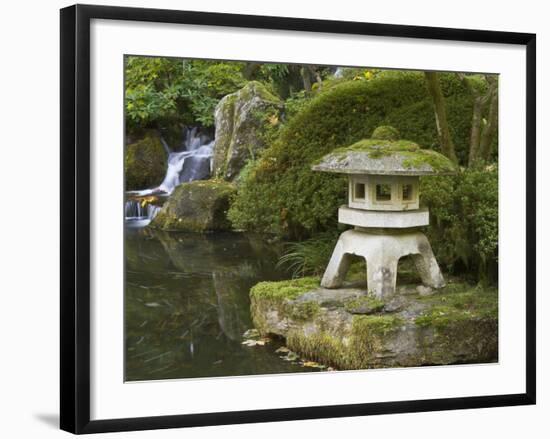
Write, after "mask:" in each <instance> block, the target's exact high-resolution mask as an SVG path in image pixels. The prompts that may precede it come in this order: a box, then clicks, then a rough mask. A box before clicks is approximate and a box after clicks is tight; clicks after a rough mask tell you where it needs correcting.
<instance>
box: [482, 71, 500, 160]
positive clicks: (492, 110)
mask: <svg viewBox="0 0 550 439" xmlns="http://www.w3.org/2000/svg"><path fill="white" fill-rule="evenodd" d="M497 124H498V87H497V82H496V81H495V82H493V83H492V84H491V91H490V101H489V115H488V116H487V125H485V127H484V129H483V133H482V134H481V140H480V142H479V155H480V158H482V159H483V160H485V161H489V159H490V158H491V152H492V151H491V147H492V145H493V138H494V137H495V131H496V127H497Z"/></svg>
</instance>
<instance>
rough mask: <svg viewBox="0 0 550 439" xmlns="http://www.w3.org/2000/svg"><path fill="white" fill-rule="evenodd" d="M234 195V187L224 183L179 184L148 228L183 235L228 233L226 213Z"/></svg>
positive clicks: (228, 225) (229, 226) (213, 181)
mask: <svg viewBox="0 0 550 439" xmlns="http://www.w3.org/2000/svg"><path fill="white" fill-rule="evenodd" d="M234 194H235V187H234V185H233V184H232V183H228V182H226V181H219V180H197V181H192V182H190V183H183V184H181V185H179V186H178V187H177V188H176V189H175V190H174V192H172V194H171V195H170V198H169V199H168V201H167V202H166V203H165V204H164V206H163V207H162V209H161V211H160V212H159V213H158V214H157V216H156V217H155V219H154V220H153V221H152V222H151V224H150V227H152V228H157V229H162V230H179V231H185V232H207V231H219V230H230V229H231V223H230V222H229V220H228V219H227V210H228V209H229V204H230V202H231V198H232V197H233V196H234Z"/></svg>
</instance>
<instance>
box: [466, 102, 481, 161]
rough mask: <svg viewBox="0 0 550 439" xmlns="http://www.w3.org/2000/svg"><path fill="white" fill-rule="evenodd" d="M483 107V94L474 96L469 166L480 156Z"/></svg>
mask: <svg viewBox="0 0 550 439" xmlns="http://www.w3.org/2000/svg"><path fill="white" fill-rule="evenodd" d="M482 109H483V99H482V97H481V96H476V97H475V98H474V108H473V112H472V130H471V132H470V152H469V155H468V166H472V165H473V164H474V163H475V162H476V161H477V160H478V158H479V139H480V137H481V119H482V117H481V110H482Z"/></svg>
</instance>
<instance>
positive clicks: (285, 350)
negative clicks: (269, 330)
mask: <svg viewBox="0 0 550 439" xmlns="http://www.w3.org/2000/svg"><path fill="white" fill-rule="evenodd" d="M289 352H290V349H289V348H287V347H286V346H281V347H280V348H279V349H277V350H276V351H275V353H276V354H288V353H289Z"/></svg>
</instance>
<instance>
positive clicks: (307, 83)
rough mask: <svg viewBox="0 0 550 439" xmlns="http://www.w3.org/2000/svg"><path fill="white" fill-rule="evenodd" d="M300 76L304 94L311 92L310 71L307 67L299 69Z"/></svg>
mask: <svg viewBox="0 0 550 439" xmlns="http://www.w3.org/2000/svg"><path fill="white" fill-rule="evenodd" d="M300 74H301V75H302V81H303V82H304V90H305V91H306V93H309V92H310V91H311V76H310V71H309V68H308V67H307V66H304V67H302V68H301V69H300Z"/></svg>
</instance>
